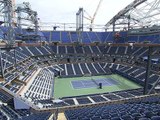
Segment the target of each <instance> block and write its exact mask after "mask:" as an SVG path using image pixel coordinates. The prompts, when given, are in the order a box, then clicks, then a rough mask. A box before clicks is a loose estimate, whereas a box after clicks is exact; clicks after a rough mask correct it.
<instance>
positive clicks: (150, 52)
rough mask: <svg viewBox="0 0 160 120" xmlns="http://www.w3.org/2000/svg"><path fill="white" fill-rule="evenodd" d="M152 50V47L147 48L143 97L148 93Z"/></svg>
mask: <svg viewBox="0 0 160 120" xmlns="http://www.w3.org/2000/svg"><path fill="white" fill-rule="evenodd" d="M152 50H153V47H148V61H147V69H146V76H145V84H144V91H143V94H144V95H146V94H147V93H148V83H149V76H150V71H151V55H152Z"/></svg>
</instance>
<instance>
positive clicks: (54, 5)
mask: <svg viewBox="0 0 160 120" xmlns="http://www.w3.org/2000/svg"><path fill="white" fill-rule="evenodd" d="M132 1H133V0H103V1H102V4H101V6H100V8H99V11H98V13H97V16H96V18H95V22H94V24H102V25H104V24H106V23H107V22H108V21H109V20H110V19H111V18H112V17H113V16H114V15H115V14H116V13H117V12H118V11H120V10H121V9H123V8H124V7H126V6H127V5H128V4H129V3H131V2H132ZM22 2H30V4H31V7H32V9H33V10H36V11H37V12H38V16H39V18H40V20H41V22H58V23H75V22H76V12H77V11H78V9H79V8H80V7H83V8H84V9H85V11H87V13H88V14H89V15H90V16H93V14H94V12H95V10H96V7H97V5H98V3H99V0H17V1H16V3H17V4H19V3H22ZM85 16H86V17H87V14H85ZM85 23H89V21H88V20H85Z"/></svg>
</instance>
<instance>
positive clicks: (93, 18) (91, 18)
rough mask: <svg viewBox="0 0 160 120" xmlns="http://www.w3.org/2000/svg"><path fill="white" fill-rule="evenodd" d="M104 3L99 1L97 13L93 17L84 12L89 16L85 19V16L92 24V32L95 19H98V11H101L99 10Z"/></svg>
mask: <svg viewBox="0 0 160 120" xmlns="http://www.w3.org/2000/svg"><path fill="white" fill-rule="evenodd" d="M102 1H103V0H100V1H99V3H98V6H97V8H96V11H95V12H94V14H93V17H91V16H90V15H89V14H88V13H87V11H85V10H84V12H85V13H86V14H87V16H88V17H85V16H84V18H86V19H87V20H89V21H90V22H91V24H90V31H92V29H93V24H94V20H95V18H96V15H97V13H98V10H99V8H100V6H101V3H102Z"/></svg>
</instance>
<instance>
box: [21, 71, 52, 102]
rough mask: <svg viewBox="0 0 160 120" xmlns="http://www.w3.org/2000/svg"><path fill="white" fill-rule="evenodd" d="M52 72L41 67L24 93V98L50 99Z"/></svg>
mask: <svg viewBox="0 0 160 120" xmlns="http://www.w3.org/2000/svg"><path fill="white" fill-rule="evenodd" d="M53 80H54V74H52V73H51V72H49V71H48V69H43V70H41V71H40V72H39V74H38V75H37V77H36V78H35V80H34V81H33V83H32V84H31V86H30V87H29V89H28V90H27V91H26V93H25V94H24V95H25V97H26V98H31V99H32V100H34V99H50V98H51V97H52V91H53V89H54V81H53Z"/></svg>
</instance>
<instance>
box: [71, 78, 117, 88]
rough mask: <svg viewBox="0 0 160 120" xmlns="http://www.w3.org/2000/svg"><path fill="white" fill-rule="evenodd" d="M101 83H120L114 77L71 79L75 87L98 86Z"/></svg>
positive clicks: (105, 84) (106, 84) (108, 84)
mask: <svg viewBox="0 0 160 120" xmlns="http://www.w3.org/2000/svg"><path fill="white" fill-rule="evenodd" d="M99 83H102V86H112V85H117V84H119V83H118V82H117V81H116V80H114V79H112V78H103V79H91V80H78V81H71V84H72V86H73V88H74V89H83V88H93V87H98V86H99Z"/></svg>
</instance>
